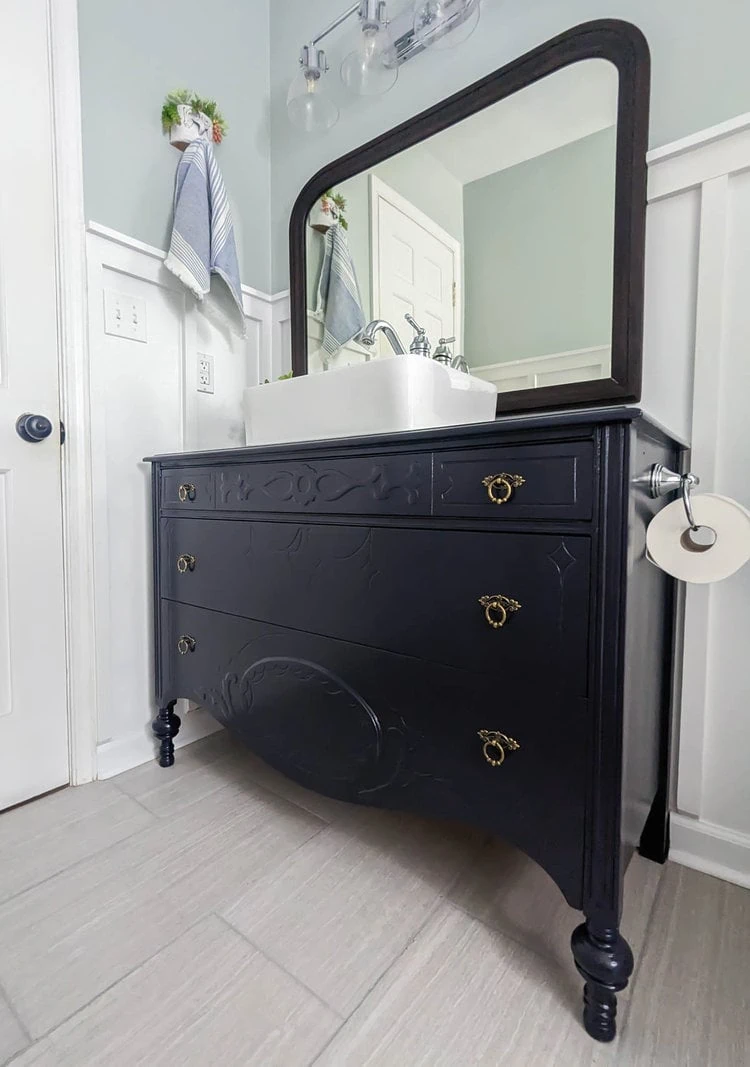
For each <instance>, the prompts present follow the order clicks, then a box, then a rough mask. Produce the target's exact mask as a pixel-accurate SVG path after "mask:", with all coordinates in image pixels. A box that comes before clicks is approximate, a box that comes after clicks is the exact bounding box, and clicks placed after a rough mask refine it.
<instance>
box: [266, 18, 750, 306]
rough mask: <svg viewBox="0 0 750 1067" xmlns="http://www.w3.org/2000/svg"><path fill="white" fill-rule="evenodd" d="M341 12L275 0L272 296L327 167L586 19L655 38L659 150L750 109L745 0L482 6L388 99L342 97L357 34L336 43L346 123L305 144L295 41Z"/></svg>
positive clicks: (334, 81) (654, 112)
mask: <svg viewBox="0 0 750 1067" xmlns="http://www.w3.org/2000/svg"><path fill="white" fill-rule="evenodd" d="M343 6H344V5H343V4H342V3H340V2H338V0H273V3H272V9H271V138H272V159H271V169H272V187H273V202H272V261H273V280H274V288H275V289H277V290H278V289H284V288H286V287H287V286H288V285H289V272H288V247H287V246H288V233H287V230H288V224H289V215H290V212H291V208H292V205H293V203H294V200H295V199H296V196H297V194H298V193H299V191H300V189H301V188H302V186H303V185H304V183H305V182H306V181H307V179H308V178H310V177H311V176H312V175H313V174H314V173H315V171H316V170H318V168H319V167H320V166H322V165H323V164H324V163H327V162H329V161H331V160H333V159H336V158H338V156H340V155H342V154H343V153H344V152H346V151H349V150H350V149H352V148H355V147H356V146H357V145H359V144H362V143H364V142H365V141H367V140H369V139H370V138H373V137H376V136H378V135H379V134H382V133H384V132H385V131H386V130H388V129H390V128H391V127H392V126H394V125H396V124H397V123H399V122H402V121H403V120H405V119H408V118H409V117H410V116H412V115H415V114H417V113H418V112H419V111H421V110H423V109H424V108H426V107H429V106H430V105H432V104H434V103H436V102H437V101H439V100H441V99H443V98H444V97H445V96H447V95H449V94H450V93H452V92H455V91H457V90H458V89H461V88H463V87H464V86H465V85H468V84H469V83H470V82H472V81H474V80H475V79H477V78H480V77H482V76H483V75H485V74H488V73H490V72H491V71H493V70H495V69H496V68H497V67H499V66H502V65H503V64H504V63H507V62H509V61H510V60H511V59H513V58H515V57H516V56H518V55H520V54H521V53H523V52H525V51H527V50H528V49H530V48H533V47H535V46H536V45H538V44H541V43H542V42H543V41H545V40H547V39H548V38H550V37H552V36H554V35H555V34H557V33H560V32H562V31H563V30H566V29H569V28H570V27H571V26H574V25H576V24H577V23H579V22H584V21H586V20H588V19H595V18H622V19H627V20H629V21H630V22H634V23H635V24H636V25H638V26H640V28H641V29H642V30H643V32H644V33H645V35H646V37H647V38H648V41H649V44H650V46H651V52H652V59H653V92H652V107H651V145H652V146H654V147H655V146H658V145H663V144H665V143H667V142H669V141H672V140H674V139H675V138H678V137H682V136H685V135H686V134H689V133H693V132H695V131H696V130H701V129H704V128H705V127H706V126H710V125H713V124H714V123H716V122H721V121H722V120H724V119H727V118H731V117H732V116H734V115H738V114H740V113H741V112H745V111H750V62H748V57H747V49H748V42H749V41H750V3H748V0H714V2H713V3H708V2H707V0H606V2H605V0H534V2H533V3H530V2H529V0H482V9H483V11H482V18H481V21H480V24H479V28H478V30H477V32H476V33H475V34H474V35H473V37H471V38H470V39H469V40H468V41H467V42H466V43H465V44H463V45H461V46H460V47H459V48H457V49H456V50H455V51H450V52H441V53H439V54H438V53H432V54H429V53H428V54H425V55H422V56H419V57H417V58H416V59H414V60H413V61H412V62H410V63H408V64H407V65H406V66H405V67H403V68H402V69H401V72H400V77H399V80H398V82H397V84H396V86H395V88H394V89H392V90H391V92H390V93H388V95H387V96H385V97H382V98H381V99H359V100H354V101H352V100H351V99H350V98H347V97H346V94H345V90H344V88H343V86H342V85H341V84H340V79H339V78H338V73H337V71H338V67H339V65H340V62H341V60H342V58H343V56H344V54H345V52H346V51H347V50H350V49H351V47H352V42H351V37H350V36H349V37H348V40H347V41H346V42H344V41H343V40H342V39H341V38H331V41H332V45H331V48H330V61H331V74H330V75H329V76H328V79H327V83H326V84H327V86H330V87H331V90H332V92H333V94H334V95H335V96H336V97H337V98H338V99H339V100H340V101H341V106H342V114H341V119H340V121H339V123H338V125H336V126H334V128H333V129H332V130H330V131H328V133H326V134H322V135H318V136H314V137H307V136H304V135H301V134H299V133H298V132H297V131H296V130H294V128H293V127H291V126H290V125H289V123H288V121H287V117H286V93H287V88H288V85H289V81H290V79H291V77H292V75H293V74H294V72H295V69H296V68H295V64H296V60H297V55H298V52H299V48H300V45H301V44H302V43H303V42H304V41H305V39H306V38H308V37H309V36H310V34H311V33H313V32H314V31H315V30H317V29H319V28H321V27H322V26H324V25H325V24H326V23H327V22H329V21H330V19H331V18H332V17H333V15H335V14H337V13H338V12H339V11H340V10H341V9H342V7H343ZM398 6H399V7H402V6H403V5H402V4H399V5H398ZM347 36H348V35H347Z"/></svg>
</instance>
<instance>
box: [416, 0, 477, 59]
mask: <svg viewBox="0 0 750 1067" xmlns="http://www.w3.org/2000/svg"><path fill="white" fill-rule="evenodd" d="M478 22H479V0H417V2H416V4H415V5H414V39H415V41H417V42H419V43H420V44H422V45H423V46H424V47H425V48H429V47H432V46H434V47H435V48H453V47H455V46H456V45H459V44H463V42H464V41H466V40H468V39H469V37H471V35H472V33H473V32H474V30H475V29H476V28H477V23H478ZM456 31H459V32H456Z"/></svg>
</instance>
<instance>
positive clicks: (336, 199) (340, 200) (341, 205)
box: [321, 189, 349, 230]
mask: <svg viewBox="0 0 750 1067" xmlns="http://www.w3.org/2000/svg"><path fill="white" fill-rule="evenodd" d="M321 199H322V200H330V201H331V203H332V204H335V205H336V207H337V208H338V209H339V225H340V226H341V229H342V230H348V229H349V223H348V222H347V221H346V219H345V218H344V212H345V211H346V198H345V197H343V196H342V195H341V193H334V191H333V189H329V190H328V192H327V193H323V196H322V197H321Z"/></svg>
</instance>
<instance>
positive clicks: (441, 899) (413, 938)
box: [308, 893, 445, 1067]
mask: <svg viewBox="0 0 750 1067" xmlns="http://www.w3.org/2000/svg"><path fill="white" fill-rule="evenodd" d="M443 903H445V900H444V897H443V895H442V893H438V895H437V897H436V898H435V901H434V903H433V905H432V907H431V908H430V909H429V910H428V912H427V914H426V916H425V918H424V920H423V921H422V922H421V923H420V924H419V926H418V928H417V929H416V930H415V931H414V933H413V934H412V935H411V937H410V938H409V939H408V940H407V941H406V943H405V944H404V946H403V948H402V949H401V951H400V952H399V954H398V955H397V956H396V957H395V958H394V959H393V960H391V962H390V963H389V964H388V966H387V967H386V969H385V970H384V971H383V973H382V974H381V975H379V976H378V977H377V978H376V979H375V981H374V982H373V983H372V985H371V986H370V988H369V989H368V990H367V992H366V993H364V995H363V996H362V999H361V1000H360V1001H359V1003H358V1004H356V1005H355V1007H353V1008H352V1010H351V1011H350V1012H349V1014H348V1015H347V1016H346V1018H345V1019H344V1020H343V1022H342V1023H341V1026H340V1027H339V1028H338V1029H337V1030H336V1031H335V1033H333V1034H331V1037H330V1038H329V1040H328V1041H326V1043H325V1045H324V1046H323V1047H322V1049H321V1050H320V1052H318V1054H317V1055H316V1057H315V1059H313V1060H311V1061H310V1063H309V1064H308V1067H314V1065H315V1064H316V1063H317V1062H318V1060H319V1059H320V1057H321V1056H322V1055H323V1053H324V1052H325V1051H326V1050H327V1049H328V1048H330V1046H331V1045H332V1044H333V1042H334V1041H335V1040H336V1038H337V1037H338V1035H339V1034H340V1033H341V1031H342V1030H343V1029H344V1027H345V1026H346V1025H347V1023H348V1022H349V1021H350V1020H351V1019H352V1018H353V1017H354V1016H355V1014H356V1013H357V1012H358V1011H359V1010H360V1008H361V1007H362V1005H363V1004H364V1003H365V1001H366V1000H367V998H368V997H369V996H371V995H372V994H373V993H374V992H375V990H376V989H377V987H378V986H379V985H380V983H381V982H383V981H384V980H385V978H386V977H387V976H388V975H389V974H390V972H391V971H392V970H393V968H394V967H395V966H396V964H397V963H399V961H400V960H401V959H403V957H404V956H405V955H406V953H407V952H408V951H409V949H410V948H411V946H412V945H413V944H414V942H415V941H416V940H417V938H418V937H419V935H420V934H421V933H422V931H423V930H424V928H425V927H426V926H427V924H428V922H429V921H430V919H431V918H432V917H433V915H434V914H435V913H436V912H437V910H438V909H439V907H440V905H441V904H443ZM337 1014H338V1013H337Z"/></svg>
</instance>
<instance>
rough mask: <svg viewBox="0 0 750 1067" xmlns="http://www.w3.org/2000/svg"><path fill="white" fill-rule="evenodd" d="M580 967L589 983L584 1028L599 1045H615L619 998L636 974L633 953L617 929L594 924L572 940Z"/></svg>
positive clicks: (587, 924)
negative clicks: (605, 1042)
mask: <svg viewBox="0 0 750 1067" xmlns="http://www.w3.org/2000/svg"><path fill="white" fill-rule="evenodd" d="M571 946H572V949H573V958H574V959H575V962H576V967H577V968H578V971H579V973H580V974H581V976H582V977H583V979H584V981H585V983H586V984H585V986H584V988H583V1025H584V1026H585V1027H586V1032H587V1033H588V1034H590V1035H591V1037H593V1038H595V1039H596V1040H597V1041H612V1040H613V1039H614V1037H615V1035H616V1033H617V1025H616V1022H615V1017H616V1015H617V994H618V993H621V992H622V990H623V989H624V988H625V987H626V986H627V984H628V979H629V978H630V976H631V974H632V973H633V953H632V951H631V948H630V945H629V944H628V943H627V941H626V940H625V938H624V937H622V936H621V935H620V932H619V930H617V928H611V927H597V926H595V925H594V924H593V923H592V922H591V920H589V921H588V922H586V923H584V924H583V925H582V926H579V927H578V928H577V929H576V930H575V932H574V933H573V937H572V939H571Z"/></svg>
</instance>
